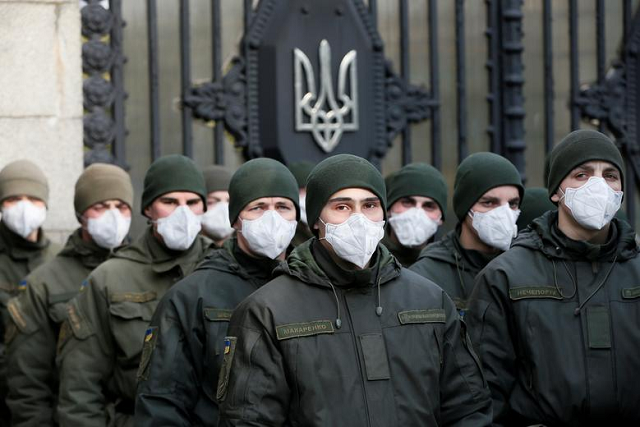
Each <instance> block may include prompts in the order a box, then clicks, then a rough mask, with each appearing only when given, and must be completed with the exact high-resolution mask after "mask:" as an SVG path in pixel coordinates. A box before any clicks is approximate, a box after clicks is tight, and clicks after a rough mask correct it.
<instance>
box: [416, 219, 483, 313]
mask: <svg viewBox="0 0 640 427" xmlns="http://www.w3.org/2000/svg"><path fill="white" fill-rule="evenodd" d="M492 258H494V255H487V254H482V253H480V252H478V251H474V250H467V249H464V248H463V247H462V245H461V244H460V229H459V227H458V228H457V229H455V230H451V231H450V232H449V233H447V234H446V235H445V236H444V237H443V238H442V239H441V240H439V241H437V242H435V243H433V244H431V245H429V246H427V247H426V248H424V249H423V250H422V252H421V253H420V257H419V258H418V261H416V263H415V264H413V265H412V266H411V267H409V269H410V270H412V271H414V272H416V273H418V274H419V275H421V276H423V277H426V278H427V279H429V280H431V281H433V282H435V283H436V284H437V285H438V286H440V287H441V288H442V289H444V291H445V292H446V293H447V295H449V297H450V298H451V299H452V300H453V302H454V303H455V304H456V307H457V308H458V310H460V312H461V314H462V315H464V312H465V310H466V309H467V306H468V302H467V300H468V298H469V296H470V295H471V291H472V289H473V283H474V280H475V277H476V275H477V274H478V273H479V272H480V270H482V269H483V268H484V267H485V266H486V265H487V264H488V263H489V261H490V260H491V259H492Z"/></svg>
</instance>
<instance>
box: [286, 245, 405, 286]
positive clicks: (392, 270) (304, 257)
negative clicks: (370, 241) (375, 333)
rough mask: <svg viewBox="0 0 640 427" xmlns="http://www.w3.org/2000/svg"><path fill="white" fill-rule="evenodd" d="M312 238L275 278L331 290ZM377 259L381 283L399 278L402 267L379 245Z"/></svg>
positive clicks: (298, 249)
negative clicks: (285, 276) (314, 249)
mask: <svg viewBox="0 0 640 427" xmlns="http://www.w3.org/2000/svg"><path fill="white" fill-rule="evenodd" d="M316 241H317V239H316V238H312V239H309V240H307V241H306V242H304V243H303V244H301V245H299V246H298V247H296V248H295V249H294V250H293V251H292V252H291V254H290V255H289V257H287V260H286V262H284V263H282V264H281V265H280V266H279V267H278V268H276V270H275V271H274V276H278V275H281V274H286V275H289V276H293V277H296V278H298V279H300V280H302V281H303V282H304V283H307V284H310V285H316V286H322V287H327V288H329V287H330V286H331V285H330V281H329V278H328V277H327V275H326V274H325V272H324V271H323V270H322V268H320V266H319V265H318V263H317V262H316V260H315V259H314V257H313V254H312V253H311V245H312V244H313V243H314V242H316ZM377 257H378V258H377V259H378V263H379V267H380V268H379V271H380V273H379V282H380V284H383V283H385V282H388V281H389V280H391V279H393V278H395V277H397V276H398V275H399V274H400V269H401V268H402V266H401V265H400V263H399V262H398V260H396V258H395V257H394V256H393V255H392V254H391V252H389V250H388V249H387V248H386V247H385V246H384V245H383V244H381V243H380V244H378V249H377Z"/></svg>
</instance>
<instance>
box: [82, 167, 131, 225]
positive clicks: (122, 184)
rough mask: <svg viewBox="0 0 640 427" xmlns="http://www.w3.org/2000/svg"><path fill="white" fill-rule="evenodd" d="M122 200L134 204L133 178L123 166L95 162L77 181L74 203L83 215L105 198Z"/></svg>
mask: <svg viewBox="0 0 640 427" xmlns="http://www.w3.org/2000/svg"><path fill="white" fill-rule="evenodd" d="M112 199H117V200H122V201H123V202H124V203H126V204H127V205H129V207H132V206H133V187H132V186H131V178H129V174H128V173H126V172H125V171H124V170H123V169H122V168H120V167H118V166H115V165H108V164H105V163H94V164H92V165H91V166H89V167H88V168H86V169H85V170H84V172H82V174H81V175H80V178H78V181H77V182H76V192H75V195H74V198H73V205H74V207H75V210H76V213H77V214H78V215H82V213H83V212H84V211H86V210H87V209H88V208H90V207H91V206H92V205H94V204H96V203H99V202H103V201H105V200H112Z"/></svg>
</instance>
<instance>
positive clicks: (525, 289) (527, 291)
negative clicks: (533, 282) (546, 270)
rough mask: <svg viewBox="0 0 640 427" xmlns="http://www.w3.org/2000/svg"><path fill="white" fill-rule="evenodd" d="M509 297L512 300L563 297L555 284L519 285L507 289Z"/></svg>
mask: <svg viewBox="0 0 640 427" xmlns="http://www.w3.org/2000/svg"><path fill="white" fill-rule="evenodd" d="M509 298H511V299H512V300H514V301H517V300H520V299H528V298H551V299H563V298H562V295H560V291H558V289H557V288H556V287H555V286H520V287H517V288H511V289H509Z"/></svg>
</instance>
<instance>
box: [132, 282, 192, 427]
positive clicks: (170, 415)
mask: <svg viewBox="0 0 640 427" xmlns="http://www.w3.org/2000/svg"><path fill="white" fill-rule="evenodd" d="M170 295H171V294H167V295H165V298H163V299H162V301H161V302H160V304H159V305H158V307H157V308H156V311H155V314H154V315H153V318H152V319H151V323H150V325H149V330H148V332H147V337H145V343H144V347H143V350H142V359H141V361H140V368H139V370H138V388H137V394H136V407H135V425H136V426H139V427H145V426H149V427H152V426H159V425H162V426H185V425H191V424H193V423H192V421H191V417H190V414H191V413H192V412H193V409H194V407H195V405H196V403H197V400H198V397H199V396H198V394H199V392H200V387H199V384H200V382H201V381H200V378H201V376H200V373H201V371H202V369H200V368H199V366H200V365H201V363H202V360H201V359H202V357H203V356H202V352H203V346H202V344H201V341H200V340H199V338H198V336H197V334H196V333H195V332H194V331H193V328H192V325H189V324H188V322H187V320H186V319H185V318H184V317H183V316H181V315H180V313H182V314H184V311H185V310H180V309H179V308H177V307H176V304H179V302H176V301H174V300H173V299H171V298H170ZM191 309H192V310H195V307H191ZM184 331H189V333H188V334H186V333H185V332H184ZM198 349H199V350H200V351H198ZM198 355H199V359H197V358H198ZM194 359H196V360H200V362H201V363H200V364H198V363H194Z"/></svg>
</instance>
